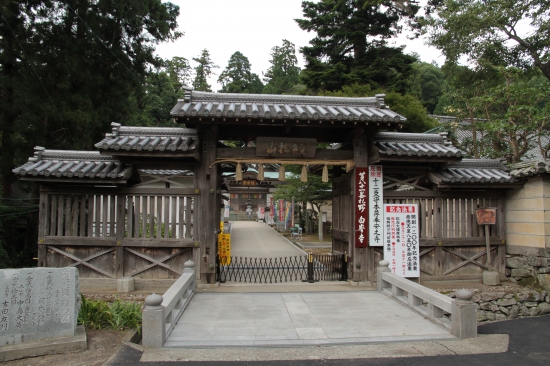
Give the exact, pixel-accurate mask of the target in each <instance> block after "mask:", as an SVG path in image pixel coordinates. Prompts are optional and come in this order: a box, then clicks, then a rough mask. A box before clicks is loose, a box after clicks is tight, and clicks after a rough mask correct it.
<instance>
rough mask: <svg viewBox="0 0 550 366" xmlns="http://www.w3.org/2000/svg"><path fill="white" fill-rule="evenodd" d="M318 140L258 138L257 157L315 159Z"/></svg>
mask: <svg viewBox="0 0 550 366" xmlns="http://www.w3.org/2000/svg"><path fill="white" fill-rule="evenodd" d="M316 148H317V139H301V138H292V137H258V138H256V156H262V157H263V156H265V157H271V158H314V157H315V149H316Z"/></svg>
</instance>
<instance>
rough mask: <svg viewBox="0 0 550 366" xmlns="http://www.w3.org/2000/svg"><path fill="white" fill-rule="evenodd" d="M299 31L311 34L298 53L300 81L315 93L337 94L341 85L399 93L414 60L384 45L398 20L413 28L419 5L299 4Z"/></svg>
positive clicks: (378, 1) (364, 0)
mask: <svg viewBox="0 0 550 366" xmlns="http://www.w3.org/2000/svg"><path fill="white" fill-rule="evenodd" d="M302 9H303V14H304V18H305V19H296V21H297V22H298V25H299V26H300V28H302V29H303V30H306V31H308V32H315V33H316V34H317V36H316V37H315V38H313V39H312V40H311V41H310V44H311V46H309V47H303V48H302V49H301V52H302V53H303V54H304V56H305V59H306V67H305V69H304V70H303V71H302V74H301V78H302V80H303V81H304V83H305V84H306V85H307V86H308V87H310V88H313V89H316V90H329V91H333V90H339V89H341V88H342V87H343V86H345V85H351V84H354V83H358V84H370V85H371V86H372V87H373V88H384V89H393V90H396V91H400V92H404V91H405V90H406V87H407V82H406V80H407V78H408V74H409V72H410V65H411V64H412V63H413V62H414V61H415V58H414V57H413V56H409V55H405V54H403V51H402V48H401V47H398V48H393V47H388V46H387V40H388V39H390V38H392V37H394V36H396V35H398V34H399V33H400V32H401V30H402V27H403V22H406V23H408V25H410V26H411V27H412V28H413V29H417V26H416V23H415V21H414V16H415V14H416V13H417V12H418V9H419V6H418V5H416V4H415V3H413V2H409V1H391V0H322V1H319V2H311V1H304V2H302Z"/></svg>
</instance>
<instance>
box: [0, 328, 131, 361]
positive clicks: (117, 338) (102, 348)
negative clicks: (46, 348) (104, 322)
mask: <svg viewBox="0 0 550 366" xmlns="http://www.w3.org/2000/svg"><path fill="white" fill-rule="evenodd" d="M86 336H87V338H88V349H87V350H86V351H83V352H73V353H65V354H59V355H49V356H40V357H31V358H25V359H22V360H15V361H9V362H3V363H0V364H1V365H9V366H46V365H47V366H53V365H55V366H100V365H103V363H105V361H107V360H108V359H109V357H111V356H112V355H113V354H114V353H115V352H116V351H117V350H118V348H119V347H120V346H122V340H123V339H125V337H128V335H127V333H126V332H119V331H116V330H107V329H102V330H96V329H87V330H86Z"/></svg>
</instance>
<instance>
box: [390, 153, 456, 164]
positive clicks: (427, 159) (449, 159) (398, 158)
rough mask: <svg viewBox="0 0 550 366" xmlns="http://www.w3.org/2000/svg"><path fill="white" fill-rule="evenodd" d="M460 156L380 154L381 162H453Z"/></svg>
mask: <svg viewBox="0 0 550 366" xmlns="http://www.w3.org/2000/svg"><path fill="white" fill-rule="evenodd" d="M461 160H462V158H461V157H453V156H426V155H423V156H403V155H386V154H380V161H381V162H383V163H384V162H392V161H395V162H411V163H454V162H458V161H461Z"/></svg>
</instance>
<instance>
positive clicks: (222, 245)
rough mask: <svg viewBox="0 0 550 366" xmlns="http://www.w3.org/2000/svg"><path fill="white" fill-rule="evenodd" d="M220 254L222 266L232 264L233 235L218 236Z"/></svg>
mask: <svg viewBox="0 0 550 366" xmlns="http://www.w3.org/2000/svg"><path fill="white" fill-rule="evenodd" d="M218 254H219V255H220V264H221V265H222V266H224V265H228V264H231V234H223V233H222V234H218Z"/></svg>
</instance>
